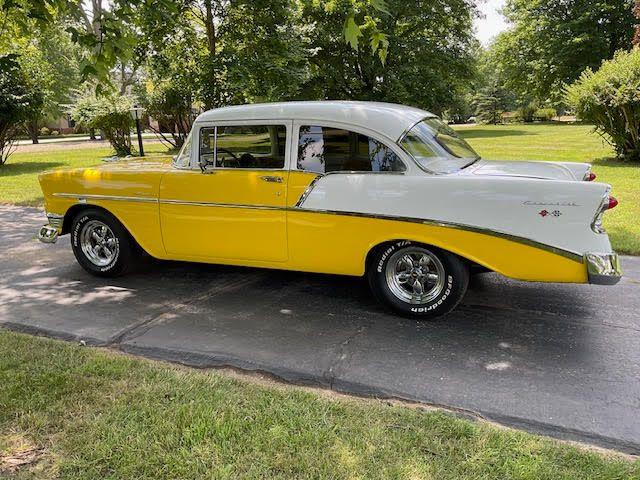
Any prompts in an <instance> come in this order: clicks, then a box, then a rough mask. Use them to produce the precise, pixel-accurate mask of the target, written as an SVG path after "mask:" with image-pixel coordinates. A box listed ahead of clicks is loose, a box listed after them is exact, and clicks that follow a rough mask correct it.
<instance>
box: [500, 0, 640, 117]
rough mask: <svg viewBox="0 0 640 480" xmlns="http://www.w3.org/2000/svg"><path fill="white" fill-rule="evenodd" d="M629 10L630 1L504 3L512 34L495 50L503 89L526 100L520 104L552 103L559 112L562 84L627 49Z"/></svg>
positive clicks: (631, 23)
mask: <svg viewBox="0 0 640 480" xmlns="http://www.w3.org/2000/svg"><path fill="white" fill-rule="evenodd" d="M632 7H633V1H632V0H507V3H506V6H505V8H504V14H505V16H506V17H507V20H508V21H509V22H510V23H511V24H512V28H511V29H509V30H507V31H505V32H503V33H501V34H500V35H499V36H498V37H497V38H496V40H495V46H494V47H493V48H494V50H495V54H496V56H497V58H498V60H499V61H498V63H497V67H498V68H499V70H500V76H501V77H502V78H503V79H504V81H505V83H504V85H505V87H507V88H508V89H511V90H513V91H514V92H516V93H517V94H518V96H520V97H527V96H529V97H530V98H529V99H524V100H523V102H522V103H523V104H525V103H529V101H531V100H536V101H538V102H539V103H543V102H545V101H546V100H548V99H550V100H551V102H552V103H553V104H554V105H555V106H561V103H562V100H563V98H564V97H563V92H562V89H563V85H564V84H568V83H571V82H573V81H574V80H575V79H576V78H578V76H579V75H580V73H581V72H582V71H583V70H584V69H586V68H592V69H595V68H598V66H599V65H600V63H601V62H602V60H605V59H609V58H612V57H613V55H614V53H615V52H616V51H617V50H619V49H621V48H622V49H627V48H629V46H630V45H631V39H632V37H633V32H634V26H635V23H636V19H635V17H634V14H633V9H632Z"/></svg>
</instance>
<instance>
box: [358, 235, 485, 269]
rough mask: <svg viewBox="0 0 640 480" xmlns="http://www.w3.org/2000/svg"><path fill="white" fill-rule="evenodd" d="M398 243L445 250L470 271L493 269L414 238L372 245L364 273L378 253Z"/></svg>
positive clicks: (366, 258)
mask: <svg viewBox="0 0 640 480" xmlns="http://www.w3.org/2000/svg"><path fill="white" fill-rule="evenodd" d="M398 242H411V243H412V244H417V245H421V246H424V247H427V248H429V247H430V248H437V249H438V250H443V251H445V252H447V253H450V254H451V255H455V256H456V257H458V258H459V259H460V260H462V261H463V262H464V263H465V264H466V265H467V267H468V268H469V269H474V270H475V269H478V270H481V269H484V270H489V271H491V269H489V267H487V266H485V265H481V264H479V263H477V262H475V261H473V260H471V259H469V258H467V257H465V256H463V255H460V254H459V253H457V252H454V251H451V250H449V249H447V248H444V247H442V246H440V245H434V244H432V243H428V242H425V241H422V240H416V239H412V238H394V239H390V240H384V241H380V242H377V243H376V244H374V245H372V246H371V247H370V248H369V250H368V251H367V253H366V255H365V261H364V272H365V273H366V272H367V271H368V270H369V268H370V267H371V264H372V262H373V259H374V258H375V255H376V253H378V252H379V251H380V250H383V249H385V248H387V247H389V246H390V245H393V244H395V243H398Z"/></svg>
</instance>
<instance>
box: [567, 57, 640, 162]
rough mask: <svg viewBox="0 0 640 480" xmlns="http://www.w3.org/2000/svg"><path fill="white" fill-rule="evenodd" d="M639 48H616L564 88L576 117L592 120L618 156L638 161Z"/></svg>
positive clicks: (639, 118)
mask: <svg viewBox="0 0 640 480" xmlns="http://www.w3.org/2000/svg"><path fill="white" fill-rule="evenodd" d="M638 91H640V49H638V48H634V49H633V50H632V51H630V52H622V51H621V52H618V53H616V55H615V56H614V58H613V59H612V60H608V61H605V62H603V64H602V66H601V67H600V69H598V70H597V71H595V72H594V71H593V70H591V69H590V68H588V69H587V70H585V71H584V72H583V73H582V75H580V78H579V79H578V80H577V81H576V82H575V83H573V84H572V85H571V86H569V87H568V88H567V89H566V97H567V102H568V103H569V104H570V105H571V106H572V107H573V108H574V109H575V111H576V114H577V115H578V117H579V118H581V119H583V120H586V121H588V122H592V123H594V124H595V127H596V131H597V132H599V133H600V134H601V135H602V136H603V138H604V139H605V140H606V141H608V142H609V143H611V145H613V147H614V148H615V150H616V153H617V154H618V156H620V157H622V158H625V159H628V160H632V161H635V162H638V161H640V98H639V97H638Z"/></svg>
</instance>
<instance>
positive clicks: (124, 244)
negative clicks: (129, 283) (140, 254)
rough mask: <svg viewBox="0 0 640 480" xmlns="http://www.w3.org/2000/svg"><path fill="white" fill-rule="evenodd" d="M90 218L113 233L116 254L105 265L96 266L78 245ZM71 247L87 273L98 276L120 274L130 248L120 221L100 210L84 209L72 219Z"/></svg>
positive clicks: (126, 234)
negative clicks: (102, 224)
mask: <svg viewBox="0 0 640 480" xmlns="http://www.w3.org/2000/svg"><path fill="white" fill-rule="evenodd" d="M91 220H98V221H100V222H102V223H104V224H105V225H107V226H108V227H109V228H110V229H111V231H112V232H113V234H114V237H115V241H116V244H117V245H118V255H116V257H115V258H114V259H113V260H112V261H111V262H110V263H109V264H107V265H104V266H98V265H95V264H94V263H93V262H92V261H91V260H89V259H88V258H87V257H86V255H85V253H84V252H83V251H82V246H81V245H80V237H81V233H82V230H83V228H84V227H85V225H86V224H87V223H88V222H90V221H91ZM71 247H72V249H73V253H74V255H75V257H76V260H77V261H78V263H79V264H80V266H82V268H84V269H85V270H86V271H88V272H89V273H92V274H94V275H98V276H114V275H118V274H120V273H121V272H122V271H123V270H124V267H125V265H126V261H127V256H128V255H127V253H128V250H129V248H130V245H129V241H128V233H127V232H126V230H125V229H124V227H122V225H121V224H120V222H118V221H117V220H116V219H115V218H113V217H111V216H110V215H108V214H106V213H104V212H102V211H100V210H97V209H96V210H86V211H84V212H81V213H80V214H79V215H78V216H77V217H76V218H75V219H74V221H73V224H72V226H71Z"/></svg>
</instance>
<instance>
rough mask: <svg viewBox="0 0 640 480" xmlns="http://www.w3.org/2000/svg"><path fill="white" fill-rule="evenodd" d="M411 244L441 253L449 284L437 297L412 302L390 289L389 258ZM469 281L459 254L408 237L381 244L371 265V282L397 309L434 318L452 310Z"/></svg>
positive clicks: (382, 296) (414, 316)
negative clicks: (416, 302)
mask: <svg viewBox="0 0 640 480" xmlns="http://www.w3.org/2000/svg"><path fill="white" fill-rule="evenodd" d="M410 246H411V247H420V248H424V249H425V250H428V251H429V252H431V253H432V254H434V255H435V256H437V257H438V259H439V260H440V262H441V263H442V266H443V267H444V273H445V284H444V287H443V289H442V291H441V292H440V294H439V295H438V296H437V297H435V298H434V299H433V300H431V301H429V302H427V303H425V304H421V305H415V304H411V303H408V302H406V301H403V300H401V299H400V298H398V297H396V296H395V295H394V294H393V293H392V291H391V290H390V289H389V286H388V285H387V280H386V268H387V263H388V262H389V259H390V258H391V257H392V256H393V254H394V253H396V252H398V251H400V250H402V249H403V248H406V247H410ZM468 283H469V273H468V270H467V267H466V265H465V264H464V263H463V262H462V261H461V260H460V259H459V258H458V257H457V256H455V255H453V254H451V253H449V252H445V251H444V250H441V249H439V248H436V247H431V246H428V245H422V244H419V243H416V242H411V241H407V240H403V241H398V242H394V243H390V244H387V245H385V246H383V247H382V248H380V250H379V251H378V252H377V254H376V255H374V257H373V259H372V263H371V265H370V268H369V284H370V286H371V289H372V290H373V292H374V294H375V295H376V297H378V299H379V300H381V301H382V302H383V303H384V304H385V305H386V306H387V307H389V308H391V309H392V310H393V311H395V312H396V313H399V314H400V315H403V316H406V317H410V318H423V319H427V318H434V317H438V316H440V315H444V314H446V313H448V312H450V311H451V310H453V308H455V306H456V305H457V304H458V303H459V302H460V300H461V299H462V297H463V296H464V294H465V292H466V290H467V286H468Z"/></svg>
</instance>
